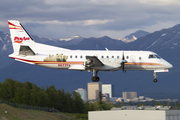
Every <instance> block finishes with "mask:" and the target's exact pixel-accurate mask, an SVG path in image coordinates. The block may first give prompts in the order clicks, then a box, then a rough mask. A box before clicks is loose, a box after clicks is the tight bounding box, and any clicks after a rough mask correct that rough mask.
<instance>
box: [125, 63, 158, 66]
mask: <svg viewBox="0 0 180 120" xmlns="http://www.w3.org/2000/svg"><path fill="white" fill-rule="evenodd" d="M125 65H147V66H152V65H154V66H162V64H158V63H137V62H136V63H135V62H128V63H125Z"/></svg>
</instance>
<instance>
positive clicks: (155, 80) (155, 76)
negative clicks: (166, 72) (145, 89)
mask: <svg viewBox="0 0 180 120" xmlns="http://www.w3.org/2000/svg"><path fill="white" fill-rule="evenodd" d="M153 76H154V80H153V82H154V83H156V82H157V81H158V80H157V79H156V78H157V75H156V72H154V74H153Z"/></svg>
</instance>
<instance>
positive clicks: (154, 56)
mask: <svg viewBox="0 0 180 120" xmlns="http://www.w3.org/2000/svg"><path fill="white" fill-rule="evenodd" d="M151 58H158V59H160V58H161V57H160V56H159V55H155V54H151V55H149V59H151Z"/></svg>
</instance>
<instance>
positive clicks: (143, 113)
mask: <svg viewBox="0 0 180 120" xmlns="http://www.w3.org/2000/svg"><path fill="white" fill-rule="evenodd" d="M88 120H180V110H107V111H91V112H88Z"/></svg>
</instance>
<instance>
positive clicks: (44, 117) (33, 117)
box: [0, 104, 73, 120]
mask: <svg viewBox="0 0 180 120" xmlns="http://www.w3.org/2000/svg"><path fill="white" fill-rule="evenodd" d="M5 110H7V113H5ZM72 119H73V118H72V117H70V116H68V115H66V114H63V113H59V114H57V113H51V112H44V111H37V110H26V109H21V108H14V107H11V106H8V105H5V104H0V120H72Z"/></svg>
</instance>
